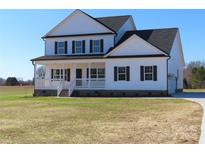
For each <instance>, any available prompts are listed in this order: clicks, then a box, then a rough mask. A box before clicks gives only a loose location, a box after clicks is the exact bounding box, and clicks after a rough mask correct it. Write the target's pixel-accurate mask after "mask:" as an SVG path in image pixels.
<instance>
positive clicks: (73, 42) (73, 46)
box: [72, 41, 75, 53]
mask: <svg viewBox="0 0 205 154" xmlns="http://www.w3.org/2000/svg"><path fill="white" fill-rule="evenodd" d="M72 53H75V41H72Z"/></svg>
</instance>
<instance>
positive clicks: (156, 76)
mask: <svg viewBox="0 0 205 154" xmlns="http://www.w3.org/2000/svg"><path fill="white" fill-rule="evenodd" d="M167 59H168V56H167V55H166V54H165V53H163V52H162V51H161V50H159V49H158V48H156V47H154V46H152V45H151V44H149V43H148V42H146V41H145V40H143V39H141V38H140V37H138V36H137V35H132V36H131V37H130V38H128V39H127V40H125V41H124V42H123V43H121V44H120V45H119V46H117V47H116V48H115V49H113V50H112V51H111V52H110V53H108V54H107V60H106V75H107V76H108V78H107V79H106V88H107V89H113V90H136V89H137V90H139V91H162V92H166V91H167ZM123 67H124V68H127V70H128V71H129V72H128V71H126V74H127V73H128V74H129V75H127V78H129V79H127V78H126V80H121V77H120V76H121V75H120V69H121V68H123ZM116 68H117V71H116ZM116 73H117V75H116ZM149 73H150V74H149ZM148 74H149V75H148ZM116 76H117V77H116Z"/></svg>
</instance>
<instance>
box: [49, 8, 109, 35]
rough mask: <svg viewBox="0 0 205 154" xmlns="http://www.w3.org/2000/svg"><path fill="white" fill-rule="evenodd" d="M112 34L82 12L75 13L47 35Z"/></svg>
mask: <svg viewBox="0 0 205 154" xmlns="http://www.w3.org/2000/svg"><path fill="white" fill-rule="evenodd" d="M107 32H112V31H111V30H109V29H108V28H107V27H105V26H104V25H102V24H100V23H98V22H97V21H95V20H94V19H92V18H91V17H89V16H87V15H86V14H84V13H83V12H81V11H80V10H76V11H74V12H73V13H72V14H71V15H70V16H68V17H67V18H66V19H64V21H62V22H61V23H60V24H58V25H57V26H56V27H55V28H54V29H52V30H51V31H50V32H49V33H48V34H47V35H75V34H90V33H107Z"/></svg>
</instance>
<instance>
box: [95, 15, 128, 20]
mask: <svg viewBox="0 0 205 154" xmlns="http://www.w3.org/2000/svg"><path fill="white" fill-rule="evenodd" d="M115 17H131V15H120V16H106V17H95V18H96V19H100V18H115Z"/></svg>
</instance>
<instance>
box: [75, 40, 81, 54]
mask: <svg viewBox="0 0 205 154" xmlns="http://www.w3.org/2000/svg"><path fill="white" fill-rule="evenodd" d="M78 42H80V43H81V46H80V47H77V43H78ZM77 48H78V49H81V52H77ZM75 54H83V41H82V40H78V41H75Z"/></svg>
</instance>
